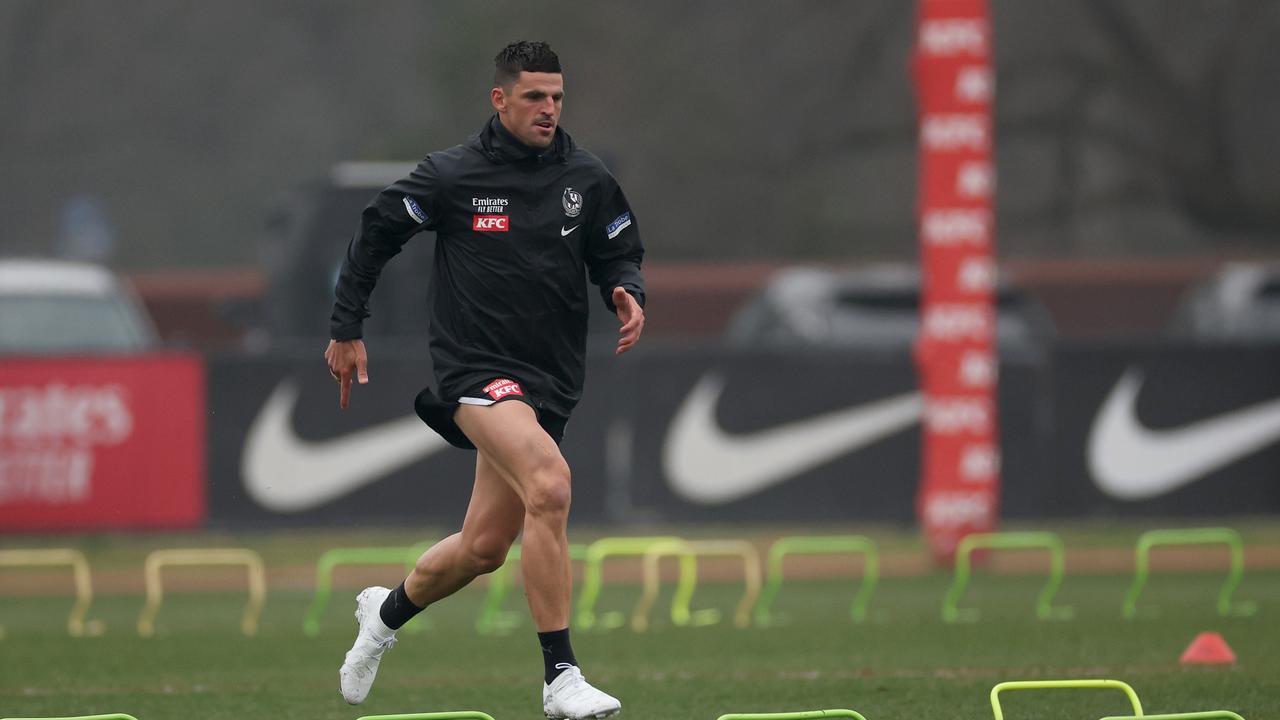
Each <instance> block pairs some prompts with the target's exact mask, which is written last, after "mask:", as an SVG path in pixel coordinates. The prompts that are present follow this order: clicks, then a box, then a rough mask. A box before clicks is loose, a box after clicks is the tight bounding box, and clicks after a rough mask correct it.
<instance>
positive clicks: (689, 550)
mask: <svg viewBox="0 0 1280 720" xmlns="http://www.w3.org/2000/svg"><path fill="white" fill-rule="evenodd" d="M717 555H718V556H726V557H737V558H741V559H742V580H743V593H742V599H741V600H739V601H738V607H737V611H736V612H735V613H734V619H733V622H734V625H735V626H737V627H740V628H745V627H749V626H750V625H751V608H752V606H754V605H755V603H756V598H757V597H759V596H760V553H759V552H757V551H756V547H755V545H752V544H751V543H750V542H747V541H746V540H677V541H674V542H670V543H657V544H654V545H652V546H651V547H650V548H649V549H648V550H646V551H645V553H644V558H643V560H642V563H643V567H644V591H643V593H642V594H641V596H640V601H639V602H637V603H636V607H635V609H634V610H633V611H632V613H631V629H633V630H635V631H636V632H644V631H645V630H647V629H648V628H649V610H650V609H651V608H652V607H653V604H654V602H656V601H657V599H658V592H659V589H660V588H659V585H660V578H659V573H658V562H659V561H660V560H661V559H662V558H663V557H664V556H677V557H679V558H680V580H679V584H677V585H676V591H675V594H674V595H673V596H672V598H671V622H672V623H674V624H675V625H676V626H677V627H687V626H689V625H714V624H715V623H718V622H720V611H719V610H716V609H714V608H707V609H705V610H697V611H692V610H690V609H689V605H690V603H691V602H692V601H693V593H694V592H695V591H696V590H697V586H698V557H699V556H717Z"/></svg>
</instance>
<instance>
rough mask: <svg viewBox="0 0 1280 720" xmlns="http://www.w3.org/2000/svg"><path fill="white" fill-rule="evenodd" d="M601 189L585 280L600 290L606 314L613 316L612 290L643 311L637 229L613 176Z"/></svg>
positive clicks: (641, 255) (641, 253) (589, 240)
mask: <svg viewBox="0 0 1280 720" xmlns="http://www.w3.org/2000/svg"><path fill="white" fill-rule="evenodd" d="M603 188H604V194H603V199H602V201H601V203H600V206H599V207H597V208H596V211H595V214H594V215H593V217H592V226H591V227H590V228H589V232H588V234H587V248H586V262H587V276H588V277H590V278H591V282H593V283H595V284H596V285H598V286H599V287H600V295H601V296H602V297H603V298H604V304H605V306H606V307H608V308H609V311H610V312H617V308H615V307H614V306H613V289H614V288H615V287H621V288H623V289H624V290H626V291H627V292H629V293H631V295H632V296H633V297H634V298H635V299H636V302H638V303H640V306H641V307H644V301H645V296H644V277H643V276H642V275H641V274H640V264H641V263H642V262H643V260H644V245H643V244H641V242H640V227H639V225H638V223H637V220H636V216H635V213H634V212H632V211H631V206H630V205H629V204H628V203H627V198H626V196H625V195H623V194H622V188H621V187H619V186H618V182H617V181H616V180H614V179H613V176H611V175H607V176H606V178H605V181H604V183H603Z"/></svg>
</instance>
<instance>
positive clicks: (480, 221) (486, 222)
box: [471, 215, 511, 232]
mask: <svg viewBox="0 0 1280 720" xmlns="http://www.w3.org/2000/svg"><path fill="white" fill-rule="evenodd" d="M509 217H510V216H508V215H472V216H471V229H472V230H475V231H477V232H507V231H508V230H510V229H511V221H510V220H509V219H508V218H509Z"/></svg>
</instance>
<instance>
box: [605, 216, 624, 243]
mask: <svg viewBox="0 0 1280 720" xmlns="http://www.w3.org/2000/svg"><path fill="white" fill-rule="evenodd" d="M629 227H631V213H630V212H624V213H622V214H621V215H619V216H618V217H616V218H614V219H613V222H611V223H609V226H608V227H606V228H605V229H604V232H605V234H606V235H608V236H609V239H610V240H612V239H614V238H616V237H618V233H620V232H622V231H623V230H626V229H627V228H629Z"/></svg>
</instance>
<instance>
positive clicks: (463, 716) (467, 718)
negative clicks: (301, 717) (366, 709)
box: [356, 710, 493, 720]
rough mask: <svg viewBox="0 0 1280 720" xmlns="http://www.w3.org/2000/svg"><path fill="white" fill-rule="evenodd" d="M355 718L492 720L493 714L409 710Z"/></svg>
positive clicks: (366, 719)
mask: <svg viewBox="0 0 1280 720" xmlns="http://www.w3.org/2000/svg"><path fill="white" fill-rule="evenodd" d="M356 720H493V716H492V715H489V714H486V712H480V711H479V710H458V711H454V712H410V714H407V715H365V716H362V717H357V719H356Z"/></svg>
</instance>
